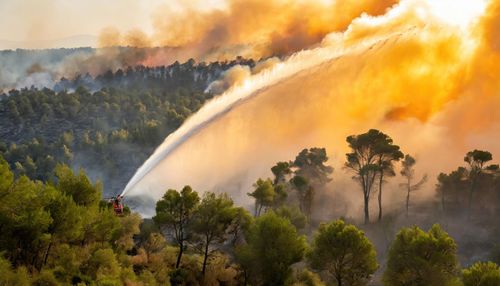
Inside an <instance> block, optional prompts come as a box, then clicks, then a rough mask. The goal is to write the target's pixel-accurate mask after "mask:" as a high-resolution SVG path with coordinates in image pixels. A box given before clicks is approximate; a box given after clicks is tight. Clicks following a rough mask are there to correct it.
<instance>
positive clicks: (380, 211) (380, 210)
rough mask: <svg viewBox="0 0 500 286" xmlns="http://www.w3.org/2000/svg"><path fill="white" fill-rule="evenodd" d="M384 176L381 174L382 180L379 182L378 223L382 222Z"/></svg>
mask: <svg viewBox="0 0 500 286" xmlns="http://www.w3.org/2000/svg"><path fill="white" fill-rule="evenodd" d="M383 180H384V174H383V173H382V172H381V173H380V180H379V181H378V221H381V220H382V182H383Z"/></svg>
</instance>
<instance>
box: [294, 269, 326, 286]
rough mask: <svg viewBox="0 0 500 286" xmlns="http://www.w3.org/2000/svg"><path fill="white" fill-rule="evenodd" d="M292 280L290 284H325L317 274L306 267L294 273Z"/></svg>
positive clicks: (322, 285)
mask: <svg viewBox="0 0 500 286" xmlns="http://www.w3.org/2000/svg"><path fill="white" fill-rule="evenodd" d="M293 280H294V281H293V282H292V283H290V285H292V286H325V284H324V283H323V281H321V278H320V277H319V275H318V274H316V273H314V272H311V271H309V270H307V269H304V270H301V271H299V272H298V273H295V275H294V279H293Z"/></svg>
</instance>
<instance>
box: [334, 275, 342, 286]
mask: <svg viewBox="0 0 500 286" xmlns="http://www.w3.org/2000/svg"><path fill="white" fill-rule="evenodd" d="M335 278H336V279H337V285H338V286H342V276H341V275H336V276H335Z"/></svg>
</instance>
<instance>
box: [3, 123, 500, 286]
mask: <svg viewBox="0 0 500 286" xmlns="http://www.w3.org/2000/svg"><path fill="white" fill-rule="evenodd" d="M347 141H348V143H349V145H350V147H351V149H352V151H353V152H352V153H348V154H347V155H346V162H345V166H346V168H350V169H352V170H354V172H356V175H355V176H354V177H353V179H354V180H355V181H357V182H358V183H359V186H360V192H359V193H360V194H363V196H366V195H367V192H368V193H369V192H370V188H372V187H374V183H376V182H377V179H379V178H380V176H381V174H382V173H381V172H382V171H383V172H385V174H391V172H390V170H394V167H395V162H396V161H398V160H402V164H401V168H400V169H401V171H400V175H401V176H403V177H405V178H406V179H407V185H406V186H405V187H406V188H404V190H405V191H406V192H408V195H409V194H410V193H411V192H413V191H416V190H418V188H419V184H420V183H421V182H422V180H414V179H415V178H414V176H413V174H414V169H413V167H414V165H415V164H416V161H415V160H414V159H413V158H412V157H411V156H410V155H406V156H403V155H402V153H401V151H399V147H398V146H396V145H393V144H392V140H390V137H388V136H387V135H385V134H383V133H381V132H379V131H377V130H370V131H368V132H367V133H364V134H359V135H355V136H350V137H348V138H347ZM382 142H385V143H382ZM384 145H385V146H384ZM389 146H391V148H388V147H389ZM361 150H363V151H361ZM367 154H370V155H369V156H365V155H367ZM376 154H378V156H375V155H376ZM381 154H383V155H381ZM372 155H373V156H372ZM365 158H372V159H373V158H377V159H373V160H371V159H370V160H368V161H365V160H364V159H365ZM384 158H385V159H384ZM491 159H492V155H491V154H490V153H489V152H487V151H480V150H474V151H471V152H468V153H467V154H466V156H465V158H464V163H465V164H464V167H459V168H458V169H457V170H459V171H454V172H452V173H450V174H441V175H440V176H439V184H438V185H437V187H436V200H435V201H436V204H438V205H441V209H440V216H439V217H437V218H436V217H432V219H436V220H438V221H439V220H440V221H446V220H447V221H448V224H449V223H450V221H455V222H457V223H460V224H462V225H464V224H466V223H467V222H468V220H474V222H475V223H477V222H480V223H482V224H483V225H484V226H485V228H487V229H488V230H489V231H491V233H490V235H491V236H490V239H489V240H490V243H491V245H490V247H489V250H490V254H489V257H487V259H485V260H484V261H481V260H477V259H476V260H475V261H473V260H474V259H472V261H473V262H470V263H468V265H467V267H465V268H461V264H460V260H461V259H460V254H459V252H460V250H459V249H460V246H459V245H457V242H456V241H455V240H454V238H453V237H452V236H451V235H450V234H449V233H447V232H446V231H445V230H444V229H445V228H446V226H445V227H444V228H443V227H442V226H440V225H439V224H434V225H431V226H429V228H428V229H421V228H419V227H417V226H408V227H402V228H400V229H397V230H393V229H388V228H386V227H384V225H386V224H387V223H386V221H387V220H390V216H387V215H385V216H381V217H380V219H377V220H379V221H378V222H371V223H369V222H368V221H367V222H366V223H365V224H364V225H363V224H362V225H359V226H355V222H354V221H349V219H346V218H342V217H341V218H332V220H331V221H322V222H317V221H315V220H314V219H313V218H314V215H315V211H316V208H317V203H318V200H317V199H316V197H317V196H318V195H320V193H321V192H323V191H324V190H323V188H322V187H323V186H324V184H326V183H327V182H328V181H329V180H330V178H329V175H330V174H331V173H332V169H331V167H329V166H328V165H325V163H326V162H327V161H328V157H327V156H326V150H325V149H323V148H310V149H304V150H303V151H301V152H300V153H299V154H298V155H297V156H296V158H295V159H294V160H292V161H289V162H278V163H277V164H276V165H275V166H273V167H272V168H271V171H272V173H273V175H274V177H273V178H269V179H258V180H257V181H256V183H255V184H254V189H253V191H252V192H249V193H248V195H249V196H250V197H252V198H254V200H255V209H254V214H253V215H252V214H251V213H250V212H249V211H247V210H246V209H244V208H241V207H238V206H236V205H234V203H233V201H232V199H231V197H230V196H229V195H227V194H225V193H219V194H215V193H211V192H205V193H204V194H200V193H198V192H196V191H195V190H193V189H192V188H191V187H190V186H185V187H184V188H183V189H182V190H179V191H178V190H173V189H170V190H167V191H166V192H165V195H164V196H163V198H162V199H161V200H160V201H158V202H157V204H156V215H155V216H154V217H153V219H152V220H143V219H141V217H140V216H138V215H137V214H134V213H131V212H130V210H128V209H127V208H126V209H125V212H124V213H123V214H122V215H116V214H115V213H114V212H113V209H112V208H111V206H110V204H109V203H108V201H106V200H103V199H102V185H101V184H100V183H92V182H91V180H90V179H89V178H88V177H87V176H86V175H85V173H84V171H83V170H81V171H79V172H74V171H73V170H72V169H71V168H69V167H68V166H67V165H64V164H58V165H57V166H56V167H55V171H54V174H53V180H51V181H47V182H42V181H39V180H31V179H30V178H28V177H27V176H26V175H23V174H15V173H14V172H12V170H11V169H10V166H9V164H8V163H7V162H6V161H5V160H4V159H0V178H1V181H0V182H1V184H0V198H1V199H2V204H1V205H0V229H1V232H0V246H1V249H0V250H1V252H2V253H3V257H2V258H0V284H1V285H68V284H71V285H367V284H368V283H372V285H379V284H380V283H383V285H436V286H437V285H464V286H477V285H487V286H489V285H499V283H500V267H499V266H498V264H496V263H500V251H499V245H498V240H497V239H496V238H498V232H499V231H500V229H499V228H498V224H497V223H496V218H497V217H498V215H499V212H500V211H499V210H500V208H498V205H499V203H500V195H499V193H500V192H499V180H500V176H499V172H498V166H497V165H488V163H489V161H491ZM381 161H386V162H387V161H389V162H391V164H381ZM375 166H379V167H375ZM380 166H384V168H381V167H380ZM393 175H395V174H393ZM363 177H365V178H372V179H371V180H369V182H368V184H367V183H366V180H364V179H363ZM457 185H460V186H461V187H457ZM379 187H380V185H379ZM361 191H362V192H361ZM378 191H379V193H380V189H379V190H378ZM409 201H410V197H408V198H407V201H406V202H402V205H404V206H405V207H403V208H401V213H403V214H404V215H405V217H406V219H407V220H409V221H412V220H411V216H413V215H414V214H415V212H412V211H408V208H409V207H410V206H411V203H409ZM368 202H369V200H368ZM431 203H432V202H431ZM489 206H494V208H489ZM428 215H429V216H433V215H432V214H428ZM486 217H492V219H490V220H488V219H487V218H486ZM375 229H378V230H380V229H382V230H383V232H384V235H385V236H387V235H390V236H391V239H390V241H391V242H390V245H388V248H387V251H386V249H380V248H379V247H377V245H376V243H374V242H373V241H372V240H371V239H370V238H371V237H374V235H375V239H376V236H377V235H376V234H375V232H374V230H375ZM495 243H497V244H496V245H495ZM488 260H491V261H488ZM469 261H471V260H469ZM373 283H375V284H373Z"/></svg>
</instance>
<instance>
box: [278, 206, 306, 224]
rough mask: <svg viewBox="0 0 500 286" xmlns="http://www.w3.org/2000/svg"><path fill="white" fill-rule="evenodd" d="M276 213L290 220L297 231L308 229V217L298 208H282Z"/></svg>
mask: <svg viewBox="0 0 500 286" xmlns="http://www.w3.org/2000/svg"><path fill="white" fill-rule="evenodd" d="M274 212H275V213H276V215H278V216H280V217H282V218H286V219H288V220H289V221H290V222H291V223H292V224H293V225H294V226H295V227H296V228H297V229H303V228H305V227H306V224H307V217H306V215H305V214H304V213H302V212H301V211H300V209H299V208H298V207H289V206H282V207H280V208H277V209H276V210H275V211H274Z"/></svg>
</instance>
